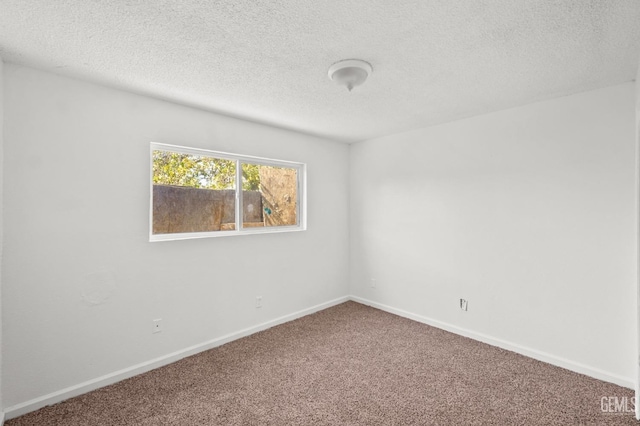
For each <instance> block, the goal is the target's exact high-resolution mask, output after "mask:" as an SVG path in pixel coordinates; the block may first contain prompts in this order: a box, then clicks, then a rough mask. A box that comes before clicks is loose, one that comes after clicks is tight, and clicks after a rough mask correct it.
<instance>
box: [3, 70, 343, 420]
mask: <svg viewBox="0 0 640 426" xmlns="http://www.w3.org/2000/svg"><path fill="white" fill-rule="evenodd" d="M4 84H5V140H4V153H5V160H6V161H5V167H4V171H5V186H4V196H5V198H4V200H5V216H4V220H5V228H4V229H5V235H4V238H5V251H4V253H5V256H4V271H3V283H2V287H3V288H2V290H3V295H2V297H3V303H4V324H3V325H4V331H5V333H4V338H3V339H4V340H3V345H2V351H3V357H4V367H5V370H4V371H5V373H4V380H3V382H4V383H3V384H4V389H5V392H4V406H5V407H13V406H16V405H20V404H24V403H25V402H29V401H32V400H33V399H36V398H40V397H42V396H43V395H47V394H49V393H52V392H57V391H60V390H62V389H65V388H68V387H71V386H74V385H77V384H80V383H83V382H86V381H88V380H92V379H95V378H97V377H100V376H102V375H105V374H109V373H112V372H114V371H118V370H121V369H125V368H128V367H130V366H133V365H136V364H138V363H142V362H146V361H149V360H151V359H154V358H156V357H160V356H163V355H166V354H169V353H172V352H174V351H179V350H182V349H184V348H187V347H190V346H191V345H197V344H200V343H202V342H205V341H208V340H211V339H215V338H218V337H221V336H225V335H226V334H228V333H233V332H237V331H239V330H242V329H245V328H247V327H252V326H255V325H256V324H261V323H264V322H266V321H269V320H273V319H276V318H278V317H281V316H283V315H288V314H291V313H292V312H296V311H299V310H303V309H305V308H309V307H312V306H315V305H318V304H322V303H325V302H328V301H331V300H334V299H336V298H339V297H344V296H346V294H347V288H348V284H347V280H348V229H347V227H348V212H347V208H348V187H347V185H345V182H347V180H348V146H346V145H343V144H338V143H334V142H331V141H327V140H323V139H320V138H316V137H311V136H306V135H302V134H297V133H293V132H289V131H285V130H281V129H275V128H270V127H266V126H262V125H258V124H254V123H250V122H244V121H240V120H236V119H232V118H228V117H224V116H219V115H215V114H212V113H208V112H203V111H199V110H195V109H190V108H187V107H183V106H179V105H175V104H171V103H167V102H163V101H159V100H155V99H151V98H146V97H143V96H138V95H134V94H129V93H126V92H121V91H117V90H113V89H109V88H105V87H101V86H96V85H93V84H89V83H85V82H81V81H78V80H73V79H69V78H64V77H60V76H56V75H53V74H48V73H46V72H42V71H38V70H34V69H30V68H24V67H20V66H16V65H13V64H5V75H4ZM150 141H155V142H164V143H174V144H184V145H188V146H193V147H198V148H208V149H213V150H219V151H227V152H235V153H240V154H250V155H257V156H263V157H269V158H276V159H283V160H292V161H300V162H306V163H307V168H308V230H307V231H305V232H295V233H281V234H265V235H250V236H240V237H226V238H209V239H201V240H186V241H175V242H159V243H149V242H148V227H149V224H148V209H149V182H148V179H149V164H148V163H149V142H150ZM257 295H261V296H263V307H262V308H261V309H256V308H255V297H256V296H257ZM154 318H162V320H163V327H164V331H163V332H162V333H160V334H156V335H154V334H152V333H151V330H152V319H154ZM31 408H34V406H33V405H32V406H31ZM16 413H17V412H15V411H14V414H16Z"/></svg>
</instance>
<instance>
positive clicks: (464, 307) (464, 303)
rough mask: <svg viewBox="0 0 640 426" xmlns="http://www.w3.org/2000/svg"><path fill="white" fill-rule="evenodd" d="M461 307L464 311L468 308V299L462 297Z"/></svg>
mask: <svg viewBox="0 0 640 426" xmlns="http://www.w3.org/2000/svg"><path fill="white" fill-rule="evenodd" d="M460 309H462V310H463V311H466V310H467V300H466V299H460Z"/></svg>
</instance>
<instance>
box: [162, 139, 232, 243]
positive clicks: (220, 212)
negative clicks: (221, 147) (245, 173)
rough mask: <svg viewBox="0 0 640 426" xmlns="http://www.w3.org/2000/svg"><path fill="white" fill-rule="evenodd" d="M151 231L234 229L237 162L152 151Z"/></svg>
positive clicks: (163, 232) (167, 232) (165, 232)
mask: <svg viewBox="0 0 640 426" xmlns="http://www.w3.org/2000/svg"><path fill="white" fill-rule="evenodd" d="M152 160H153V230H152V232H153V233H154V234H173V233H183V232H209V231H229V230H233V229H235V221H236V220H235V188H236V163H235V161H231V160H224V159H220V158H214V157H207V156H202V155H193V154H185V153H177V152H171V151H162V150H154V151H153V152H152Z"/></svg>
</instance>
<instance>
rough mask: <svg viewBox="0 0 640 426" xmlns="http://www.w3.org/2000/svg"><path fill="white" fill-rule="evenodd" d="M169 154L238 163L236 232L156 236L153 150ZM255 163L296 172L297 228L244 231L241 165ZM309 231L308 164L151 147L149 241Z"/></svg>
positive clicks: (162, 144) (247, 229) (158, 145)
mask: <svg viewBox="0 0 640 426" xmlns="http://www.w3.org/2000/svg"><path fill="white" fill-rule="evenodd" d="M156 150H160V151H169V152H175V153H179V154H191V155H200V156H206V157H214V158H219V159H221V160H231V161H235V163H236V188H235V191H236V196H235V216H236V222H235V229H234V230H229V231H205V232H180V233H174V234H154V233H153V151H156ZM243 162H244V163H251V164H258V165H263V166H274V167H286V168H290V169H295V170H296V174H297V178H298V182H297V183H298V185H297V188H296V189H297V191H298V193H297V200H298V202H297V205H296V220H297V222H298V223H297V224H296V225H291V226H265V227H249V228H243V227H242V225H243V221H242V219H243V214H242V212H243V208H242V167H241V165H240V164H241V163H243ZM306 229H307V165H306V164H304V163H298V162H293V161H285V160H274V159H271V158H263V157H254V156H250V155H241V154H232V153H228V152H220V151H212V150H208V149H201V148H190V147H186V146H180V145H170V144H164V143H158V142H151V143H150V147H149V241H150V242H155V241H174V240H186V239H194V238H215V237H230V236H235V235H251V234H273V233H280V232H296V231H305V230H306Z"/></svg>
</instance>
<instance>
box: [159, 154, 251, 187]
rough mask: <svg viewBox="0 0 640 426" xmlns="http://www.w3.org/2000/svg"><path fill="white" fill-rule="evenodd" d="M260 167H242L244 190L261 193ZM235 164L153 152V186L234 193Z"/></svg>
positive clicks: (208, 158)
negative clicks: (231, 191) (172, 186)
mask: <svg viewBox="0 0 640 426" xmlns="http://www.w3.org/2000/svg"><path fill="white" fill-rule="evenodd" d="M258 168H259V166H257V165H255V164H242V189H243V190H245V191H247V190H253V191H255V190H259V189H260V174H259V172H258ZM235 180H236V163H235V161H232V160H223V159H220V158H213V157H204V156H200V155H192V154H182V153H177V152H169V151H153V183H154V184H158V185H178V186H188V187H191V188H206V189H234V188H235Z"/></svg>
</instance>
